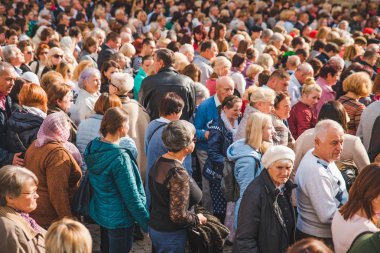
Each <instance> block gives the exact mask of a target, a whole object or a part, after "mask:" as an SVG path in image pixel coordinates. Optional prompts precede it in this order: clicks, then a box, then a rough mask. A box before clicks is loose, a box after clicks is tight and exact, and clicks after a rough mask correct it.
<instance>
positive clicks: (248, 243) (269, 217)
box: [232, 170, 296, 253]
mask: <svg viewBox="0 0 380 253" xmlns="http://www.w3.org/2000/svg"><path fill="white" fill-rule="evenodd" d="M295 187H296V185H295V184H293V183H292V182H291V181H290V180H288V182H286V183H285V186H284V189H283V193H282V195H280V191H279V190H278V189H276V187H275V186H274V184H273V182H272V180H271V179H270V176H269V174H268V172H267V170H263V171H262V172H261V174H260V175H259V176H258V177H257V178H256V179H255V180H254V181H253V182H252V183H251V184H250V185H249V186H248V187H247V189H246V191H245V193H244V196H243V201H242V202H241V212H240V214H239V222H238V228H237V231H236V237H235V241H234V247H233V250H232V252H237V253H253V252H254V253H283V252H286V250H287V248H288V247H289V246H290V245H292V244H293V243H294V239H295V238H294V231H295V227H296V224H295V220H296V219H295V216H294V209H293V204H292V203H291V194H292V190H293V189H294V188H295ZM280 198H281V199H280ZM280 201H281V202H282V203H284V207H285V208H287V207H288V208H289V209H288V210H284V209H282V208H281V205H280V204H279V203H280ZM275 206H277V207H279V208H280V210H281V211H279V210H278V209H276V208H275ZM282 210H284V211H286V212H287V213H288V215H289V216H291V217H293V218H289V221H288V223H285V222H284V220H285V218H284V211H282ZM280 221H282V222H280ZM289 231H291V232H289Z"/></svg>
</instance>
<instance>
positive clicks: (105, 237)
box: [84, 108, 149, 253]
mask: <svg viewBox="0 0 380 253" xmlns="http://www.w3.org/2000/svg"><path fill="white" fill-rule="evenodd" d="M128 130H129V129H128V114H127V113H126V112H125V111H124V110H123V109H121V108H110V109H108V110H107V111H106V113H105V114H104V117H103V119H102V122H101V125H100V132H101V134H102V135H103V136H104V137H98V138H95V139H94V140H93V141H91V142H90V143H89V144H88V146H87V148H86V151H85V153H84V157H85V161H86V164H87V167H88V170H89V173H90V174H89V179H90V183H91V186H92V188H93V195H92V197H91V201H90V217H91V218H92V219H93V220H94V221H95V222H96V223H98V224H99V225H100V229H101V245H100V247H101V250H102V252H109V253H119V252H120V253H125V252H129V251H130V249H131V248H132V241H133V228H134V224H135V223H138V224H139V225H140V227H141V228H142V229H143V230H144V231H147V224H148V220H149V213H148V210H147V209H146V198H145V193H144V188H143V184H142V181H141V178H140V174H139V171H138V168H137V165H136V162H135V161H134V158H133V156H132V155H131V153H130V151H129V150H127V149H125V148H122V147H120V146H119V143H120V139H121V138H122V137H125V136H126V135H127V133H128Z"/></svg>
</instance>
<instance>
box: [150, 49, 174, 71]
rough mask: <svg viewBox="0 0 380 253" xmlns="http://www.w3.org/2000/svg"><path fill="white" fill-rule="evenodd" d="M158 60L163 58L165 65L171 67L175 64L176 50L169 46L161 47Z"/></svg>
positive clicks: (157, 55)
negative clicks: (168, 47)
mask: <svg viewBox="0 0 380 253" xmlns="http://www.w3.org/2000/svg"><path fill="white" fill-rule="evenodd" d="M155 54H156V57H157V60H162V61H163V62H164V66H165V67H171V66H173V64H174V52H173V51H171V50H169V49H167V48H161V49H158V50H157V51H156V52H155Z"/></svg>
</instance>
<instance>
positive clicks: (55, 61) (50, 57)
mask: <svg viewBox="0 0 380 253" xmlns="http://www.w3.org/2000/svg"><path fill="white" fill-rule="evenodd" d="M63 57H64V54H63V50H62V49H60V48H59V47H53V48H51V49H50V50H49V52H48V54H47V57H46V60H45V62H44V65H45V68H44V70H42V73H41V76H43V75H44V74H45V73H47V72H49V71H50V70H56V68H57V66H58V65H59V64H60V63H61V61H62V59H63Z"/></svg>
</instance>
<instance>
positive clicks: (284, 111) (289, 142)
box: [272, 93, 295, 148]
mask: <svg viewBox="0 0 380 253" xmlns="http://www.w3.org/2000/svg"><path fill="white" fill-rule="evenodd" d="M290 110H291V107H290V97H289V96H288V95H287V94H286V93H279V94H277V95H276V98H275V100H274V111H273V112H272V123H273V127H274V130H275V131H274V135H273V143H274V144H275V145H284V146H288V147H289V148H292V147H293V145H294V142H295V140H294V138H293V136H292V134H291V132H290V130H289V127H288V126H286V125H285V123H284V121H287V119H288V118H289V117H290Z"/></svg>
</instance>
